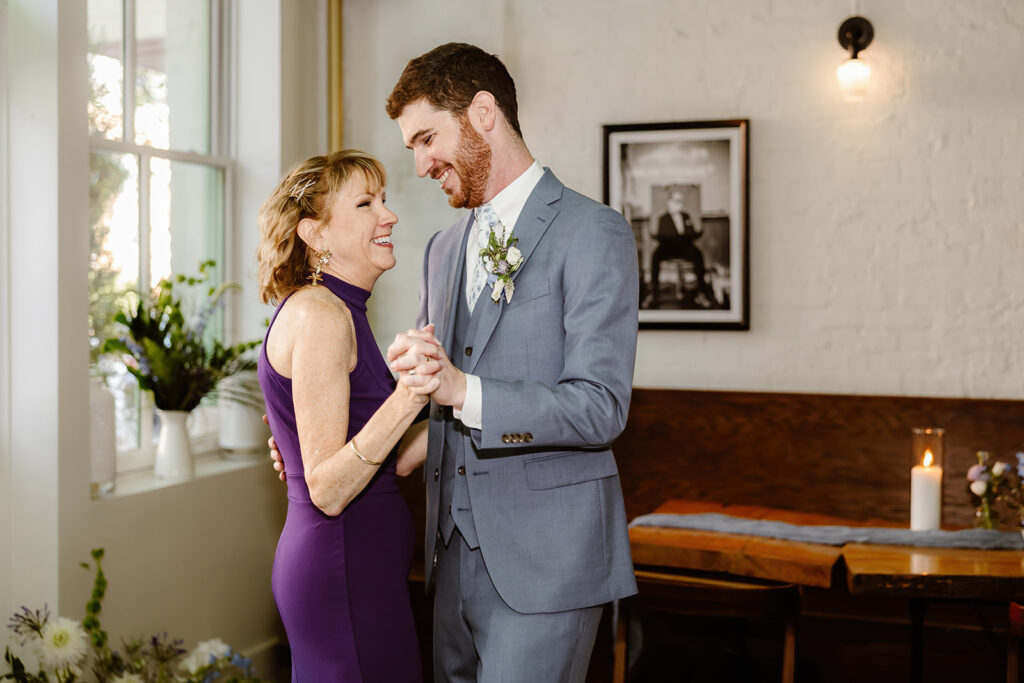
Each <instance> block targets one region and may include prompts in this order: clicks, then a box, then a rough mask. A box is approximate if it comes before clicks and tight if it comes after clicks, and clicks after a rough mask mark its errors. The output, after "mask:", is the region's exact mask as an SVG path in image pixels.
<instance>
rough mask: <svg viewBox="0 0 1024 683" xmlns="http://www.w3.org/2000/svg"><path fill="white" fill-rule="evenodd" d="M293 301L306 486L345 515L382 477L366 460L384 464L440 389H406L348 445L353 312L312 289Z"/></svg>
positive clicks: (295, 388) (295, 390) (327, 507)
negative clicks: (377, 477) (374, 480)
mask: <svg viewBox="0 0 1024 683" xmlns="http://www.w3.org/2000/svg"><path fill="white" fill-rule="evenodd" d="M301 295H304V296H301ZM296 299H297V301H294V300H296ZM293 301H294V302H295V304H297V305H296V306H295V309H296V310H295V311H294V312H293V315H291V316H289V317H288V322H292V323H293V324H292V325H289V328H290V329H292V330H294V334H293V335H291V341H292V343H291V354H290V355H291V378H292V395H293V399H294V405H295V421H296V428H297V430H298V434H299V447H300V449H301V451H302V465H303V470H304V474H305V479H306V485H307V486H308V488H309V495H310V498H311V499H312V501H313V504H314V505H316V506H317V507H318V508H320V509H321V510H323V511H324V512H325V513H326V514H328V515H338V514H340V513H341V511H342V510H344V509H345V507H346V506H347V505H348V504H349V503H350V502H351V501H352V499H353V498H355V497H356V496H357V495H358V494H359V493H360V492H361V491H362V490H363V489H364V488H366V485H367V484H368V483H369V482H370V480H371V479H372V478H373V475H374V474H376V472H377V469H378V467H379V465H377V464H370V463H368V462H366V461H367V460H368V461H370V462H371V463H383V462H384V460H385V459H386V458H387V455H388V453H390V452H391V449H392V448H393V447H394V446H395V444H396V443H398V440H399V438H401V436H402V434H403V433H404V432H405V430H406V429H407V428H408V427H409V425H410V424H412V421H413V419H415V417H416V415H417V414H418V413H419V411H420V409H421V408H422V406H423V404H425V403H426V402H427V400H428V398H427V394H428V393H429V391H431V390H433V388H432V387H430V386H425V387H422V388H409V387H407V386H404V385H401V384H400V385H399V387H398V388H397V389H396V390H395V391H394V392H393V393H392V394H391V396H389V397H388V398H387V399H386V400H385V401H384V403H383V405H381V407H380V408H379V409H378V410H377V412H375V413H374V414H373V416H372V417H371V418H370V419H369V421H368V422H367V423H366V425H365V426H364V427H363V428H362V429H361V430H360V431H359V433H358V434H356V435H354V436H353V437H351V438H350V439H349V440H347V441H346V438H345V437H346V435H347V433H348V422H349V420H348V417H349V399H350V387H349V382H348V377H349V373H350V372H351V371H352V369H353V368H354V367H355V363H356V341H355V328H354V326H353V324H352V318H351V315H350V314H349V312H348V308H347V307H346V306H345V305H344V304H343V303H342V302H340V301H338V300H337V299H335V298H334V297H333V296H332V295H330V294H329V293H326V292H325V293H321V292H319V291H315V290H313V289H312V288H310V289H307V290H303V291H301V292H298V293H296V295H294V296H293V297H292V299H291V300H289V304H291V303H292V302H293ZM286 308H287V307H286ZM282 312H283V311H282ZM280 322H281V320H280V316H279V317H278V321H277V323H278V324H279V323H280ZM275 327H277V325H275ZM268 352H269V349H268ZM353 444H355V445H353ZM356 449H358V451H357V450H356ZM357 452H358V455H357ZM360 456H362V457H360Z"/></svg>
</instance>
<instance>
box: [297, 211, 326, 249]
mask: <svg viewBox="0 0 1024 683" xmlns="http://www.w3.org/2000/svg"><path fill="white" fill-rule="evenodd" d="M295 232H297V233H298V234H299V238H300V239H301V240H302V241H303V242H305V243H306V246H308V247H309V248H310V249H314V250H316V251H321V249H320V247H318V246H317V245H316V243H317V242H318V241H319V240H320V221H317V220H314V219H312V218H303V219H302V220H301V221H299V225H298V226H297V227H296V228H295Z"/></svg>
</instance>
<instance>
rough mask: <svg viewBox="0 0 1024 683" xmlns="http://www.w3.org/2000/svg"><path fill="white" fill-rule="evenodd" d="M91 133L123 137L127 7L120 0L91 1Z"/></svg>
mask: <svg viewBox="0 0 1024 683" xmlns="http://www.w3.org/2000/svg"><path fill="white" fill-rule="evenodd" d="M88 12H89V56H88V59H89V133H90V134H99V135H102V136H103V137H105V138H107V139H109V140H120V139H122V138H123V137H124V108H123V101H124V61H123V59H124V54H123V52H124V49H123V48H124V41H123V40H122V31H123V28H122V26H123V23H124V8H123V6H122V3H121V0H89V5H88Z"/></svg>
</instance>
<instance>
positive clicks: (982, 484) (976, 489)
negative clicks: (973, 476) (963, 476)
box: [971, 479, 988, 497]
mask: <svg viewBox="0 0 1024 683" xmlns="http://www.w3.org/2000/svg"><path fill="white" fill-rule="evenodd" d="M987 490H988V482H987V481H982V480H981V479H978V480H976V481H972V482H971V493H973V494H974V495H976V496H979V497H981V496H984V495H985V491H987Z"/></svg>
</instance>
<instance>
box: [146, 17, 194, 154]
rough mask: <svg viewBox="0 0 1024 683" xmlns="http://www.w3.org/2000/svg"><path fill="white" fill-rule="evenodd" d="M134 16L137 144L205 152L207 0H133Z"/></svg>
mask: <svg viewBox="0 0 1024 683" xmlns="http://www.w3.org/2000/svg"><path fill="white" fill-rule="evenodd" d="M169 10H170V11H169ZM135 16H136V22H135V23H136V29H135V54H136V66H135V142H136V144H139V145H149V146H153V147H159V148H161V149H176V150H181V151H189V152H199V153H202V154H207V153H209V151H210V116H209V111H210V2H209V0H174V2H173V3H170V2H168V1H167V0H137V2H136V9H135Z"/></svg>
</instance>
